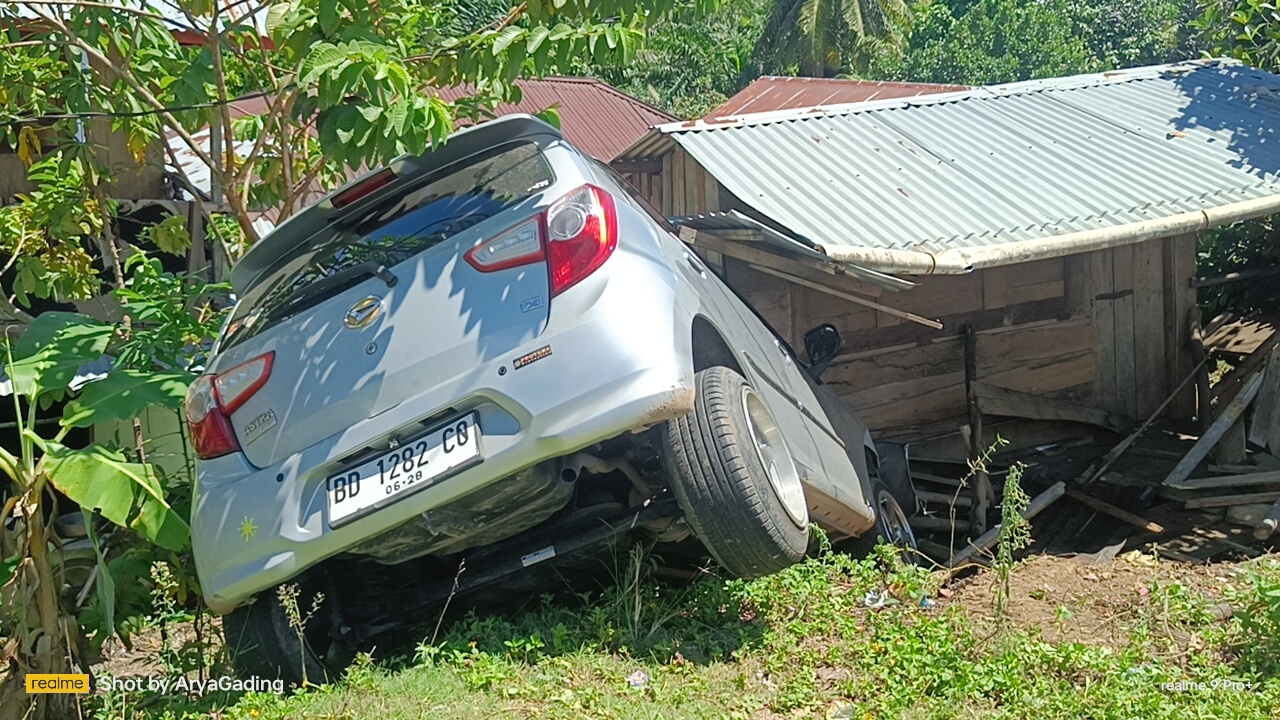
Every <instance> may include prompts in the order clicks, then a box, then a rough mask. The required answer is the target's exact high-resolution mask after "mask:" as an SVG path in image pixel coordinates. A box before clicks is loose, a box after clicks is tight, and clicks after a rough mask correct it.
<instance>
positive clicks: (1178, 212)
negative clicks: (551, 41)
mask: <svg viewBox="0 0 1280 720" xmlns="http://www.w3.org/2000/svg"><path fill="white" fill-rule="evenodd" d="M1257 84H1262V85H1264V86H1268V87H1275V88H1277V89H1278V90H1280V77H1276V76H1273V75H1269V74H1267V73H1261V72H1259V71H1256V70H1253V69H1250V68H1246V67H1242V66H1239V65H1237V64H1233V63H1225V62H1223V63H1220V62H1208V63H1205V62H1197V63H1187V64H1183V65H1178V66H1161V67H1157V68H1141V69H1138V70H1134V71H1127V72H1126V73H1119V74H1109V75H1107V76H1101V75H1098V76H1083V77H1077V78H1063V79H1059V80H1056V81H1036V82H1032V83H1019V84H1015V85H1010V86H1003V87H1000V88H977V89H972V90H964V91H960V92H953V93H944V94H940V95H933V96H928V97H919V98H905V99H894V100H887V101H877V102H868V103H858V104H851V105H843V106H835V107H824V108H809V109H801V110H787V111H783V112H777V113H765V114H759V115H746V116H741V117H739V118H730V119H723V118H717V119H716V120H713V121H707V122H694V123H678V124H672V125H667V126H661V127H659V128H656V129H654V130H653V131H651V133H650V134H649V135H648V136H646V137H645V138H643V139H642V140H640V141H639V142H637V143H636V144H634V145H633V146H632V147H631V148H629V149H628V150H627V151H626V152H624V153H622V155H620V156H619V158H618V159H617V160H615V161H614V163H613V165H614V168H615V169H616V170H618V171H619V172H620V173H621V174H623V175H624V176H626V177H627V178H628V179H629V180H630V181H631V182H632V184H633V185H634V186H635V187H636V188H637V189H638V190H639V191H640V192H641V193H642V194H643V195H645V196H646V197H647V198H648V199H649V200H650V202H651V203H652V204H653V205H654V206H656V207H658V208H660V209H661V210H662V212H663V213H665V214H667V215H669V216H672V217H674V218H676V219H677V220H676V222H677V224H679V225H682V226H683V227H685V228H686V231H685V234H684V235H685V238H686V239H687V240H690V241H692V244H693V245H694V247H696V248H699V249H700V250H701V251H702V252H703V255H704V256H705V257H706V258H707V259H708V261H709V262H711V263H712V264H714V265H715V266H717V267H718V268H719V269H720V270H721V272H722V273H723V276H724V277H725V278H726V280H727V281H728V283H729V284H730V285H731V286H733V287H734V288H735V289H736V290H737V291H738V292H739V293H740V294H741V295H742V296H744V297H745V298H746V299H747V300H748V301H749V302H750V303H751V304H753V305H754V306H755V307H756V309H757V310H758V311H759V312H760V313H761V314H762V315H763V316H764V317H765V318H766V319H767V320H768V321H769V322H770V323H771V324H772V325H773V326H774V327H775V328H776V329H777V330H778V331H779V333H780V334H782V335H783V336H784V337H785V338H787V339H788V340H789V341H790V342H791V343H792V344H793V346H794V347H797V348H799V347H801V341H802V337H803V335H804V333H805V332H806V331H807V330H809V329H811V328H813V327H815V326H817V325H820V324H822V323H831V324H833V325H835V326H836V327H837V328H838V329H839V330H840V331H841V333H842V335H843V337H844V340H845V348H844V350H843V352H842V353H841V355H840V356H839V358H838V359H837V361H836V362H835V363H834V364H833V365H832V366H831V367H830V368H829V369H828V370H827V371H826V373H825V374H824V375H823V381H824V382H826V383H827V384H829V385H831V386H833V387H834V388H835V389H836V390H837V392H839V393H840V394H841V395H842V396H843V397H844V398H845V399H846V400H847V401H848V402H849V404H850V405H851V406H852V407H853V408H854V409H855V410H857V412H858V413H859V414H860V416H861V417H862V418H863V420H864V421H865V422H866V423H867V424H868V425H869V426H870V427H871V428H872V430H873V431H874V432H876V433H877V435H878V436H879V437H881V438H888V439H895V440H901V441H919V440H922V439H925V438H937V437H941V436H945V435H948V434H951V433H954V432H955V431H956V430H957V428H958V427H959V426H960V425H961V424H963V423H965V421H966V418H967V417H968V415H969V411H970V408H969V400H970V398H971V397H975V398H976V402H977V403H978V404H979V405H981V406H982V409H983V410H984V411H985V412H986V414H987V415H989V416H995V417H996V419H997V420H998V419H999V418H1000V417H1007V418H1038V419H1041V420H1050V421H1051V420H1059V421H1071V422H1087V423H1090V424H1092V425H1101V426H1105V427H1114V428H1116V429H1120V428H1123V427H1125V426H1127V425H1129V424H1130V423H1131V422H1132V421H1133V420H1135V419H1137V420H1141V419H1145V418H1146V417H1147V416H1148V415H1150V414H1151V413H1152V412H1154V411H1155V410H1156V409H1157V408H1158V407H1159V406H1160V405H1161V404H1162V403H1163V402H1164V401H1165V399H1166V398H1167V397H1169V396H1170V394H1171V393H1172V392H1173V391H1174V389H1175V388H1177V387H1178V386H1179V385H1180V384H1182V381H1183V379H1184V378H1186V377H1187V376H1188V375H1189V374H1190V373H1192V371H1193V370H1194V369H1195V365H1196V363H1195V362H1194V361H1193V360H1192V356H1191V353H1192V348H1191V347H1190V346H1189V344H1188V342H1187V341H1188V332H1189V318H1190V317H1191V314H1192V311H1193V309H1194V307H1195V291H1194V289H1193V287H1192V280H1193V278H1194V276H1195V262H1196V238H1197V233H1198V232H1199V231H1201V230H1203V229H1205V228H1207V227H1211V226H1213V225H1215V224H1222V223H1226V222H1233V221H1237V220H1243V219H1247V218H1248V217H1253V216H1259V215H1264V214H1268V213H1272V212H1276V211H1277V210H1280V185H1277V184H1276V182H1275V178H1276V175H1277V171H1280V153H1274V152H1271V151H1270V150H1268V151H1267V152H1266V153H1261V152H1257V151H1256V149H1255V148H1254V147H1244V146H1233V145H1232V144H1231V143H1226V144H1223V143H1222V142H1221V138H1222V135H1223V134H1224V133H1225V134H1228V135H1229V133H1230V131H1231V130H1232V129H1231V128H1223V127H1215V128H1213V129H1212V132H1210V130H1209V129H1206V128H1203V127H1201V126H1199V125H1198V120H1197V119H1196V118H1191V117H1185V116H1180V115H1178V114H1176V113H1175V114H1169V112H1168V110H1167V108H1165V107H1157V108H1155V109H1152V108H1149V107H1145V108H1144V107H1141V106H1140V104H1138V103H1136V102H1132V100H1133V98H1136V97H1147V98H1150V97H1158V98H1160V99H1162V100H1168V101H1170V103H1169V104H1170V106H1171V107H1177V102H1175V101H1181V100H1182V99H1183V98H1185V97H1189V96H1191V95H1193V94H1198V95H1199V96H1200V97H1201V100H1200V101H1201V102H1202V103H1213V104H1214V110H1215V111H1216V117H1217V118H1218V119H1219V120H1220V119H1222V118H1228V119H1231V120H1232V121H1234V122H1237V123H1238V127H1236V128H1234V130H1235V131H1236V132H1237V133H1238V135H1237V137H1238V136H1240V135H1245V134H1247V133H1249V132H1251V131H1253V130H1254V129H1255V128H1262V127H1280V123H1277V122H1276V121H1278V120H1280V117H1267V118H1263V117H1256V116H1254V114H1255V113H1257V112H1258V111H1257V110H1256V105H1255V106H1254V107H1253V108H1249V107H1248V106H1249V102H1250V93H1251V92H1254V90H1251V89H1250V88H1256V87H1257ZM1206 88H1208V89H1211V90H1212V95H1211V97H1208V98H1206V97H1204V94H1203V93H1197V90H1204V89H1206ZM1045 96H1052V97H1051V98H1050V100H1051V102H1052V103H1056V104H1058V105H1060V106H1061V107H1060V108H1057V110H1056V111H1057V112H1059V113H1061V114H1062V115H1063V116H1064V117H1062V118H1061V121H1060V122H1049V123H1047V124H1044V123H1042V120H1043V118H1042V117H1040V116H1039V115H1038V114H1037V113H1038V112H1039V110H1041V106H1042V105H1044V103H1045V102H1046V98H1045ZM1184 106H1185V103H1184ZM1108 108H1110V109H1111V110H1112V111H1111V112H1110V114H1109V115H1108V114H1107V113H1108ZM1199 109H1201V110H1204V109H1206V108H1199ZM1271 112H1272V113H1273V114H1280V113H1277V112H1276V111H1271ZM1072 113H1074V114H1075V115H1078V116H1079V117H1074V116H1071V117H1066V116H1068V115H1071V114H1072ZM1166 128H1167V130H1166ZM957 130H962V132H957ZM1267 132H1271V131H1270V130H1268V131H1267ZM1215 134H1216V137H1215ZM1175 140H1176V142H1174V141H1175ZM1117 158H1119V159H1125V160H1129V159H1132V160H1134V161H1135V162H1138V163H1139V164H1136V165H1135V164H1132V163H1131V164H1129V165H1125V164H1122V163H1118V162H1115V160H1116V159H1117ZM1142 162H1145V163H1146V164H1145V165H1144V164H1141V163H1142ZM1175 168H1178V171H1177V172H1175V171H1174V169H1175ZM1183 171H1185V172H1183ZM988 209H989V211H988ZM765 236H774V237H775V238H776V237H777V236H784V237H787V238H790V240H791V241H792V242H790V243H788V242H786V241H783V242H766V241H765V240H766V239H767V238H766V237H765ZM922 262H924V263H925V264H924V265H922V264H921V263H922ZM867 271H871V272H873V273H874V272H875V271H879V272H880V273H884V274H885V276H886V277H890V278H893V279H899V280H909V281H911V282H913V283H914V286H913V287H910V288H909V289H897V290H895V288H897V287H900V285H895V284H893V283H880V284H877V283H875V282H868V281H867V280H866V277H867ZM929 271H932V273H930V272H929ZM939 325H940V328H939V327H938V326H939ZM966 334H970V335H971V337H972V340H971V341H970V342H968V343H967V342H966ZM966 347H968V348H969V352H968V353H966ZM966 364H968V365H969V367H968V371H967V372H966ZM1187 388H1188V389H1185V390H1184V391H1182V392H1181V393H1179V395H1178V398H1177V400H1176V402H1174V403H1173V404H1172V406H1171V410H1169V411H1168V412H1170V413H1171V414H1179V415H1182V416H1185V417H1190V416H1191V415H1192V414H1194V413H1195V410H1196V409H1195V392H1194V383H1192V384H1190V385H1189V386H1187ZM997 427H999V426H997ZM1012 427H1014V428H1026V427H1028V426H1027V425H1026V423H1016V424H1014V425H1012ZM1003 434H1008V432H1007V430H1006V431H1005V432H1004V433H1003Z"/></svg>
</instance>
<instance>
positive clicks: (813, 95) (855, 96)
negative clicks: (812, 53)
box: [707, 75, 965, 118]
mask: <svg viewBox="0 0 1280 720" xmlns="http://www.w3.org/2000/svg"><path fill="white" fill-rule="evenodd" d="M964 89H965V86H964V85H937V84H933V83H912V82H891V81H883V80H839V79H835V78H807V77H781V76H776V75H766V76H765V77H762V78H758V79H756V80H754V81H753V82H752V83H751V84H750V85H748V86H746V87H745V88H743V89H742V90H741V91H739V92H738V94H737V95H734V96H733V97H731V98H729V99H728V100H725V101H724V104H722V105H720V107H717V108H716V109H714V110H712V111H711V112H709V113H707V117H708V118H718V117H730V116H733V115H745V114H747V113H758V112H770V111H773V110H795V109H800V108H811V107H817V106H821V105H842V104H848V103H855V102H867V101H869V100H888V99H890V98H902V97H915V96H917V95H931V94H934V93H940V92H954V91H956V90H964Z"/></svg>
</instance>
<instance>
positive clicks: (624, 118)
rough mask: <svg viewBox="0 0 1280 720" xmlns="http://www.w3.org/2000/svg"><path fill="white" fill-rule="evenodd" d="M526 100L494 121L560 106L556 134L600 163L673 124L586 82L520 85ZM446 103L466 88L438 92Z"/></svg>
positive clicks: (666, 117) (640, 104) (547, 81)
mask: <svg viewBox="0 0 1280 720" xmlns="http://www.w3.org/2000/svg"><path fill="white" fill-rule="evenodd" d="M516 85H518V86H519V87H520V90H521V91H522V92H523V94H524V96H523V97H522V98H521V100H520V102H518V103H503V104H502V105H499V106H498V107H497V108H496V109H495V110H494V112H495V114H497V115H509V114H511V113H529V114H530V115H532V114H534V113H539V112H542V111H543V110H545V109H547V108H549V107H551V106H552V105H556V104H559V110H560V129H561V130H562V131H563V132H564V135H565V137H566V138H568V140H569V142H571V143H573V144H574V145H575V146H577V147H578V148H579V149H580V150H583V151H585V152H587V153H588V154H590V155H591V156H592V157H595V158H596V159H598V160H601V161H604V162H609V161H610V160H612V159H613V158H614V156H616V155H617V154H618V153H620V152H622V151H623V150H624V149H626V148H627V146H628V145H630V144H631V143H633V142H635V141H636V140H639V139H640V136H642V135H644V134H645V132H646V131H648V129H649V128H650V127H652V126H654V125H661V124H663V123H668V122H671V121H672V120H676V119H677V118H675V117H674V116H672V115H668V114H667V113H665V112H663V111H661V110H659V109H657V108H655V107H653V106H652V105H649V104H647V103H644V102H641V101H640V100H637V99H636V98H633V97H631V96H630V95H628V94H626V93H624V92H622V91H621V90H619V89H617V88H615V87H613V86H612V85H609V84H608V83H605V82H602V81H600V80H596V79H595V78H585V77H549V78H543V79H541V80H533V79H528V80H518V81H516ZM437 92H438V94H439V95H440V97H441V98H443V99H445V100H450V101H454V100H458V99H460V98H463V97H466V96H467V95H468V94H470V92H471V90H470V88H467V87H465V86H464V87H452V88H445V89H443V90H439V91H437Z"/></svg>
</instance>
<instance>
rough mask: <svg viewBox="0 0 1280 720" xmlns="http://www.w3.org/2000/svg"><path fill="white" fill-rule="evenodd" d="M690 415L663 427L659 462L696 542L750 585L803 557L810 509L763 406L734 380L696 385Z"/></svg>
mask: <svg viewBox="0 0 1280 720" xmlns="http://www.w3.org/2000/svg"><path fill="white" fill-rule="evenodd" d="M695 388H696V400H695V402H694V410H693V412H692V413H690V414H688V415H685V416H684V417H680V418H677V419H675V420H671V421H669V422H668V423H667V424H666V427H665V430H664V435H665V438H664V439H665V441H664V442H663V443H662V445H663V461H664V463H665V464H666V467H667V471H668V474H669V475H670V476H671V484H672V489H673V490H674V492H675V496H676V499H677V501H679V503H680V508H681V510H682V511H683V512H684V515H685V518H686V520H688V522H689V525H690V526H691V527H692V528H693V531H694V534H695V535H697V536H698V538H699V539H700V540H701V541H702V543H703V545H705V546H706V548H707V550H708V551H709V552H710V553H711V555H712V556H714V557H715V559H716V560H718V561H719V562H720V564H721V565H723V566H724V567H725V568H726V569H727V570H728V571H729V572H731V573H733V574H734V575H737V576H738V577H743V578H754V577H760V576H763V575H768V574H770V573H774V572H777V571H778V570H781V569H783V568H785V567H788V566H790V565H792V564H794V563H796V562H797V561H799V560H800V559H801V558H802V557H804V553H805V550H806V548H807V547H808V542H809V509H808V504H807V502H806V501H805V497H804V486H803V485H802V484H801V482H800V474H799V472H798V471H797V470H796V466H795V462H794V460H793V459H792V457H791V453H790V451H789V450H788V449H787V446H786V443H785V442H784V441H783V438H782V434H781V432H780V430H779V428H778V424H777V423H776V422H775V421H774V419H773V416H772V415H771V414H770V413H769V410H768V408H767V407H766V406H765V404H764V401H763V399H762V398H761V397H760V395H759V394H758V393H757V392H756V391H755V389H754V388H752V387H751V386H750V385H749V384H748V383H747V381H746V380H745V379H744V378H743V377H742V376H741V375H739V374H738V373H736V372H734V371H732V370H730V369H728V368H724V367H713V368H708V369H706V370H703V371H701V372H699V373H698V374H697V376H696V378H695Z"/></svg>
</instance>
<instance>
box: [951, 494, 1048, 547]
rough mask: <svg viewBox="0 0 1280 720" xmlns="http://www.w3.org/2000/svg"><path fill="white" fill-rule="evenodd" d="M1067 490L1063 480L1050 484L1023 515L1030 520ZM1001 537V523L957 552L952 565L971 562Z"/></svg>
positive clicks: (1029, 504) (1032, 501) (1033, 500)
mask: <svg viewBox="0 0 1280 720" xmlns="http://www.w3.org/2000/svg"><path fill="white" fill-rule="evenodd" d="M1066 491H1067V484H1066V483H1064V482H1061V481H1059V482H1056V483H1054V484H1053V485H1051V486H1049V489H1048V490H1045V491H1044V492H1042V493H1040V494H1039V495H1037V496H1035V498H1033V499H1032V500H1031V502H1030V503H1028V504H1027V509H1026V510H1024V511H1022V517H1024V518H1026V519H1028V520H1030V519H1031V518H1033V517H1035V516H1036V515H1039V514H1040V513H1041V511H1043V510H1044V509H1045V508H1047V507H1049V506H1050V505H1051V504H1053V502H1054V501H1055V500H1057V499H1058V498H1060V497H1062V496H1063V495H1064V494H1066ZM999 537H1000V525H999V524H996V526H995V527H993V528H991V529H990V530H988V531H987V532H986V533H984V534H983V535H982V537H980V538H978V539H977V540H974V541H972V542H970V543H969V545H968V546H967V547H965V548H964V549H962V550H960V552H958V553H956V555H955V557H953V558H952V559H951V567H953V568H955V567H959V566H961V565H964V564H965V563H967V562H969V560H970V559H971V558H973V557H974V556H975V555H977V554H978V553H980V552H983V551H985V550H986V549H987V548H989V547H991V546H992V545H994V544H995V542H996V539H997V538H999Z"/></svg>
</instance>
